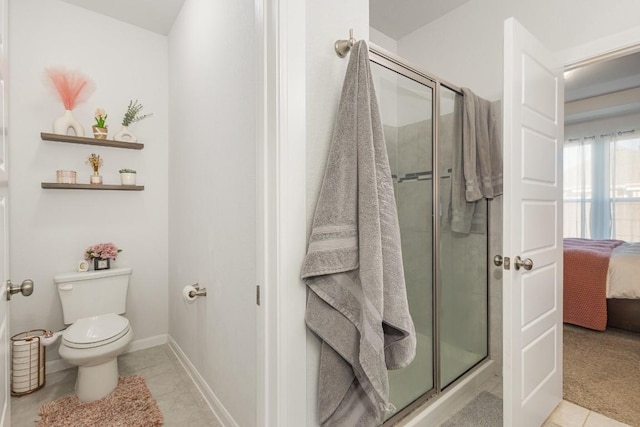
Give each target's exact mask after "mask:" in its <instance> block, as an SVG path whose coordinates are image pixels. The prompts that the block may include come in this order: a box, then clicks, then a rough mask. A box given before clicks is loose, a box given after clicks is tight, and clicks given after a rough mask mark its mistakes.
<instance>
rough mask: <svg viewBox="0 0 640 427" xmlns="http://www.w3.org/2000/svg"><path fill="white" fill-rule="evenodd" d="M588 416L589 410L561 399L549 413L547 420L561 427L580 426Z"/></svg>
mask: <svg viewBox="0 0 640 427" xmlns="http://www.w3.org/2000/svg"><path fill="white" fill-rule="evenodd" d="M587 416H589V410H588V409H586V408H583V407H582V406H578V405H576V404H574V403H571V402H567V401H566V400H563V401H562V402H560V404H559V405H558V407H557V408H556V409H555V410H554V411H553V412H552V413H551V415H550V416H549V418H548V420H547V421H551V422H554V423H556V424H558V425H561V426H563V427H582V426H583V425H584V423H585V421H586V420H587Z"/></svg>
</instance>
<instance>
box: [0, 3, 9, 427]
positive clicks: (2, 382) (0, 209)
mask: <svg viewBox="0 0 640 427" xmlns="http://www.w3.org/2000/svg"><path fill="white" fill-rule="evenodd" d="M7 3H8V0H0V405H1V407H0V427H4V426H9V425H11V410H10V404H9V396H10V394H9V387H10V383H9V304H8V303H7V296H6V293H7V287H6V286H5V285H4V284H5V283H7V280H8V279H9V226H8V212H9V206H8V196H9V174H8V171H7V93H6V84H7V83H6V77H7V70H8V63H7V59H8V57H9V56H8V52H7V33H8V31H7V23H8V20H9V19H8V16H7V12H8V7H7Z"/></svg>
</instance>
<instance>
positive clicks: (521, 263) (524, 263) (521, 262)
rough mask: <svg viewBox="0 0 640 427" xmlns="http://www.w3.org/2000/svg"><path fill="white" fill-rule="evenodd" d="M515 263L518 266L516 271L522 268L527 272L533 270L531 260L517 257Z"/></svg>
mask: <svg viewBox="0 0 640 427" xmlns="http://www.w3.org/2000/svg"><path fill="white" fill-rule="evenodd" d="M513 263H514V264H515V265H516V270H520V267H522V268H524V269H525V270H527V271H528V270H531V269H532V268H533V261H531V258H525V259H522V258H520V257H519V256H517V257H516V259H515V260H514V261H513Z"/></svg>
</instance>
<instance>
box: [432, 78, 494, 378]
mask: <svg viewBox="0 0 640 427" xmlns="http://www.w3.org/2000/svg"><path fill="white" fill-rule="evenodd" d="M439 110H440V111H439V112H440V114H439V118H438V144H437V146H438V166H439V167H438V169H439V170H440V178H439V179H440V182H439V196H440V197H439V199H440V212H441V218H440V219H441V220H440V231H439V239H438V240H439V254H438V255H439V256H438V257H437V258H438V260H439V261H438V264H439V267H440V272H439V273H440V274H439V277H440V285H439V291H438V293H437V294H438V304H439V330H440V333H439V344H440V345H439V349H440V368H439V369H440V388H441V389H444V388H446V387H447V386H448V385H450V384H451V383H452V382H454V381H455V380H456V379H458V378H459V377H460V376H462V375H463V374H464V373H465V372H467V371H468V370H469V369H471V368H472V367H473V366H475V365H476V364H477V363H479V362H480V361H481V360H483V359H484V358H486V357H487V350H488V346H487V342H488V340H487V330H488V329H487V321H488V316H487V313H488V312H487V310H488V304H487V302H488V288H487V273H488V267H487V221H488V216H487V202H486V200H481V201H478V202H476V206H475V212H474V215H473V222H474V224H476V225H477V226H474V227H472V232H471V233H469V234H460V233H456V232H453V231H452V230H451V226H450V218H449V215H448V214H449V210H450V209H451V171H452V168H453V167H454V164H453V163H454V161H453V159H454V157H455V153H456V151H459V150H462V95H460V94H458V93H457V92H454V91H452V90H450V89H448V88H446V87H444V86H441V87H440V109H439ZM458 154H459V156H461V155H462V154H461V153H460V152H459V153H458Z"/></svg>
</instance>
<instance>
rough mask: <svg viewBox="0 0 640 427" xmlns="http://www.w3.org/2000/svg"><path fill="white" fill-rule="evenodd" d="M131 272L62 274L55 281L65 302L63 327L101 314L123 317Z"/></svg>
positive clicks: (117, 269)
mask: <svg viewBox="0 0 640 427" xmlns="http://www.w3.org/2000/svg"><path fill="white" fill-rule="evenodd" d="M131 271H132V270H131V268H111V269H108V270H98V271H85V272H79V273H76V272H73V273H63V274H58V275H56V276H55V277H54V278H53V280H54V282H55V284H56V287H57V288H58V295H59V296H60V301H61V302H62V314H63V316H64V323H65V324H67V325H68V324H71V323H73V322H75V321H76V320H78V319H81V318H83V317H91V316H99V315H101V314H107V313H116V314H123V313H124V312H125V310H126V306H127V288H128V287H129V277H130V276H131Z"/></svg>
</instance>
